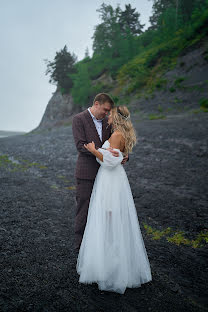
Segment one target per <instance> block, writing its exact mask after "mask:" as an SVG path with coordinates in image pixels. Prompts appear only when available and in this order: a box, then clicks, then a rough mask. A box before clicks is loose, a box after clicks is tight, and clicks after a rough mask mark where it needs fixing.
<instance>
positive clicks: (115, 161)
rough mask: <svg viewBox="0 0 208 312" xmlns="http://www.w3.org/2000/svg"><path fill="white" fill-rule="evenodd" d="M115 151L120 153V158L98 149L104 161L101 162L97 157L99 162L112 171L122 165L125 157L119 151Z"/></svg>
mask: <svg viewBox="0 0 208 312" xmlns="http://www.w3.org/2000/svg"><path fill="white" fill-rule="evenodd" d="M114 150H117V151H118V152H119V156H118V157H116V156H113V155H112V153H111V152H109V151H108V150H105V149H103V148H98V151H99V152H100V153H102V154H103V161H101V160H100V159H99V158H97V157H96V160H97V162H99V164H100V165H101V166H103V167H105V168H109V169H112V168H114V167H116V166H118V165H119V164H121V162H122V160H123V155H122V153H121V151H120V150H119V149H117V148H115V149H114Z"/></svg>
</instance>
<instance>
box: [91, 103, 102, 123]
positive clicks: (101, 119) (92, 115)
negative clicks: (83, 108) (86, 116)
mask: <svg viewBox="0 0 208 312" xmlns="http://www.w3.org/2000/svg"><path fill="white" fill-rule="evenodd" d="M90 108H91V107H88V111H89V113H90V115H91V116H92V118H93V119H95V120H96V121H99V122H100V121H103V119H104V118H105V117H104V118H103V119H97V118H96V117H95V116H94V115H93V114H92V113H91V111H90Z"/></svg>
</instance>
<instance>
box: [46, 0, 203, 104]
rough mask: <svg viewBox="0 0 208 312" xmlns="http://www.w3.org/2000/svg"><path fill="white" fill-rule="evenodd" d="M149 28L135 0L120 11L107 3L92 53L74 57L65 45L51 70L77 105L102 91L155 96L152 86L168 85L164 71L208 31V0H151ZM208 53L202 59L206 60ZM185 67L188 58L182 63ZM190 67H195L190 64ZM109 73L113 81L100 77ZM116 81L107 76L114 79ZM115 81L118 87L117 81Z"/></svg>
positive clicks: (54, 80)
mask: <svg viewBox="0 0 208 312" xmlns="http://www.w3.org/2000/svg"><path fill="white" fill-rule="evenodd" d="M152 1H153V13H152V16H151V17H150V21H151V25H150V27H149V28H148V29H147V30H145V31H143V27H144V25H142V24H141V22H140V13H138V12H136V9H135V8H132V7H131V4H128V5H125V9H124V10H122V9H121V8H120V6H119V5H117V7H116V8H113V7H112V6H111V5H108V4H105V3H103V4H102V5H101V6H100V8H99V9H97V12H99V16H100V23H99V24H98V25H96V26H95V31H94V34H93V37H92V38H93V55H92V57H90V56H89V53H88V51H86V53H85V57H84V59H83V60H81V61H79V62H76V57H75V55H71V54H70V53H69V52H68V51H67V49H66V46H65V47H64V49H63V50H61V51H60V52H58V53H57V55H56V57H55V60H54V61H53V62H48V68H47V73H49V74H51V79H50V82H51V83H56V84H57V85H58V86H59V87H60V90H62V92H63V93H71V94H72V96H73V99H74V102H75V105H77V106H81V107H82V106H86V103H87V102H89V101H90V100H91V99H93V98H94V96H95V95H96V94H97V93H98V92H108V93H111V96H112V97H114V96H115V97H117V98H118V101H119V103H120V99H119V97H120V96H121V98H123V97H125V102H128V101H129V100H127V98H130V95H132V94H134V96H135V97H136V98H139V97H141V95H142V94H145V98H146V97H148V98H149V95H151V96H152V97H153V96H154V94H153V92H154V90H163V89H164V90H166V84H167V80H166V79H164V78H163V74H164V73H165V71H167V70H170V69H172V68H174V67H175V66H176V64H177V59H178V56H179V55H180V54H181V52H182V51H184V50H186V49H188V48H189V47H191V46H194V45H196V44H197V43H199V42H200V41H201V40H203V39H204V38H205V37H206V36H207V33H208V0H189V1H187V0H180V1H173V0H152ZM207 55H208V54H207V52H206V53H205V54H204V58H205V59H207ZM179 65H180V66H181V67H182V66H184V65H185V63H184V62H181V63H180V64H179ZM190 66H193V64H191V65H190ZM103 75H104V76H105V77H108V78H110V80H106V79H104V80H102V79H101V80H100V81H99V82H98V81H97V82H96V79H97V78H99V77H101V76H103ZM112 79H113V82H112V83H109V82H106V81H112ZM184 80H185V77H176V79H175V81H174V82H173V85H172V86H170V87H169V91H170V92H175V91H176V89H177V88H182V87H183V86H182V82H183V81H184ZM114 81H115V82H116V86H115V83H114Z"/></svg>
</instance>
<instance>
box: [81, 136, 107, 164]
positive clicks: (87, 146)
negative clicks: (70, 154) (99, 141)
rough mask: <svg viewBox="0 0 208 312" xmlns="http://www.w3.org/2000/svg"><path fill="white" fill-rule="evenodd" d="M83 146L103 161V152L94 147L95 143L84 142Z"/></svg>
mask: <svg viewBox="0 0 208 312" xmlns="http://www.w3.org/2000/svg"><path fill="white" fill-rule="evenodd" d="M84 147H85V148H86V149H87V150H88V151H89V152H91V153H92V154H93V155H95V157H97V158H98V159H100V160H101V161H103V154H102V153H100V152H99V151H98V150H97V149H96V148H95V143H94V142H93V141H92V143H88V144H84Z"/></svg>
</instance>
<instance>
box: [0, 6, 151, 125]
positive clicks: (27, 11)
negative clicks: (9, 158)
mask: <svg viewBox="0 0 208 312" xmlns="http://www.w3.org/2000/svg"><path fill="white" fill-rule="evenodd" d="M103 2H104V3H106V4H111V5H112V6H113V8H115V7H116V6H117V4H119V5H120V8H121V9H122V10H123V9H124V8H125V4H129V3H130V4H131V6H132V7H133V8H136V11H137V12H139V13H140V14H141V16H140V20H141V23H142V24H145V29H146V28H148V26H149V16H150V15H151V12H152V1H148V0H137V1H136V0H135V1H131V0H128V1H124V0H121V1H114V0H112V1H103V0H101V1H100V0H86V1H84V0H82V1H80V0H78V1H74V0H59V1H57V0H36V1H34V0H0V40H1V41H0V44H1V49H0V69H1V75H0V80H1V81H0V86H1V92H0V130H12V131H30V130H32V129H34V128H36V127H37V126H38V124H39V123H40V121H41V118H42V116H43V114H44V111H45V109H46V106H47V104H48V101H49V100H50V98H51V96H52V93H53V92H54V91H55V90H56V86H55V85H52V84H50V83H49V82H48V81H49V76H48V75H47V76H46V75H45V71H46V64H45V62H44V59H48V60H50V61H52V60H53V59H54V56H55V54H56V52H57V51H60V50H61V49H63V47H64V45H67V48H68V51H69V52H70V53H73V52H74V53H75V54H76V56H77V57H78V60H81V59H83V57H84V55H85V50H86V47H88V49H89V54H90V56H92V39H91V37H92V36H93V33H94V27H95V26H96V25H97V24H99V23H100V22H101V20H100V18H99V13H98V12H96V9H98V8H100V6H101V4H102V3H103Z"/></svg>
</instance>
